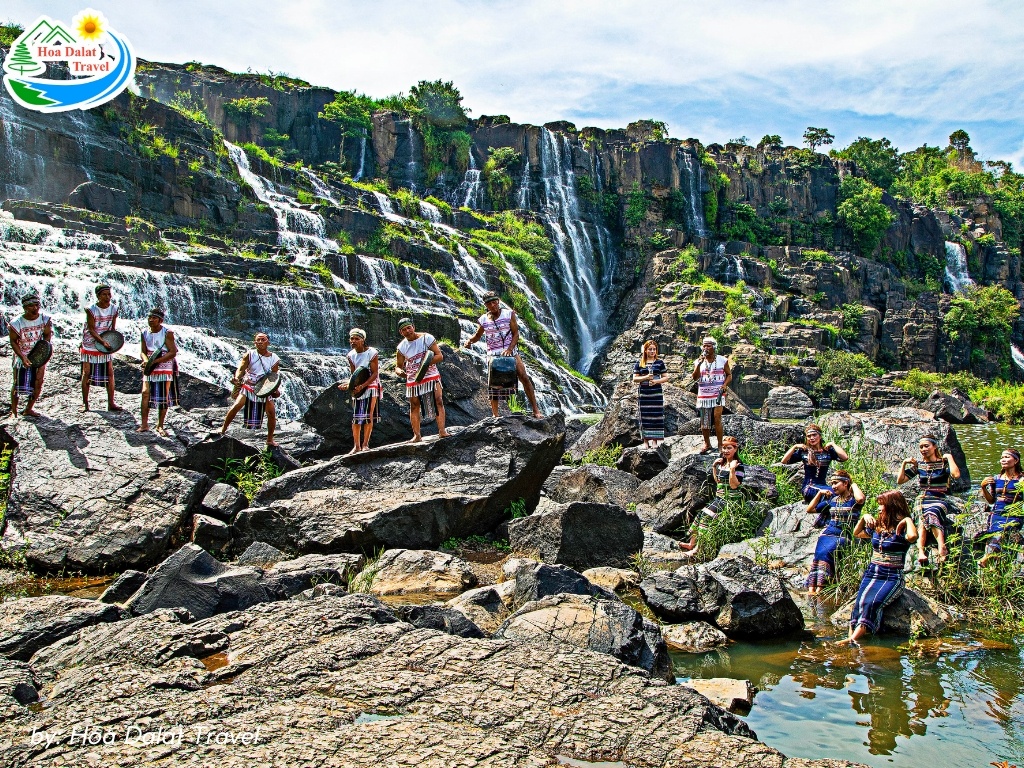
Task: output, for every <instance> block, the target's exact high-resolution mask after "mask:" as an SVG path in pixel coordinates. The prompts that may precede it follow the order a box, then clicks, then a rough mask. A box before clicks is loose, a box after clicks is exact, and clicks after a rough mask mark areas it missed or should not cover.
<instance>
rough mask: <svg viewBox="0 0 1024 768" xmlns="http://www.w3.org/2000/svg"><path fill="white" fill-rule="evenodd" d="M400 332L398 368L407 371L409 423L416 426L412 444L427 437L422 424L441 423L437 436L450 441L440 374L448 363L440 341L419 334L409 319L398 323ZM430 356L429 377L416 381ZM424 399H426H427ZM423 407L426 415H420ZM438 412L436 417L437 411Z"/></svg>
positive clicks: (426, 374) (426, 375) (406, 392)
mask: <svg viewBox="0 0 1024 768" xmlns="http://www.w3.org/2000/svg"><path fill="white" fill-rule="evenodd" d="M398 332H399V333H400V334H402V341H400V342H399V343H398V357H397V367H398V370H399V372H401V371H403V370H404V371H405V396H406V397H407V398H408V399H409V423H410V425H411V426H412V442H414V443H418V442H419V441H420V440H422V439H423V437H422V436H421V435H420V424H421V423H422V422H424V421H426V422H427V423H429V422H431V421H433V420H434V418H436V419H437V436H438V437H448V433H447V432H446V431H445V429H444V419H445V413H444V400H443V392H442V390H441V374H440V372H439V371H438V370H437V364H438V363H439V362H441V361H442V360H444V355H442V354H441V348H440V347H439V346H438V345H437V339H435V338H434V337H433V336H431V335H430V334H429V333H416V326H415V325H413V322H412V320H411V319H410V318H408V317H403V318H402V319H401V320H399V321H398ZM427 352H432V353H433V355H434V358H433V361H432V362H431V364H430V366H429V367H428V368H427V370H426V373H425V374H424V375H423V376H422V377H421V378H420V380H419V381H416V375H417V374H418V373H419V369H420V365H421V363H422V362H423V358H425V357H426V356H427ZM424 395H426V397H425V398H424ZM421 404H422V407H423V415H422V416H421V414H420V406H421ZM435 407H436V409H437V413H436V417H435V414H434V409H435Z"/></svg>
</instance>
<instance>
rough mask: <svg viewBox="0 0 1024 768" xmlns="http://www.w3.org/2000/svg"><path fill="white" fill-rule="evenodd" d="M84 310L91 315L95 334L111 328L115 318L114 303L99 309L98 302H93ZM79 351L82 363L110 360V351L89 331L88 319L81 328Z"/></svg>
mask: <svg viewBox="0 0 1024 768" xmlns="http://www.w3.org/2000/svg"><path fill="white" fill-rule="evenodd" d="M86 312H88V313H89V314H90V315H92V319H93V325H94V326H95V328H96V335H97V336H98V335H100V334H101V333H104V332H105V331H109V330H110V329H111V328H113V327H114V322H115V321H116V320H117V305H116V304H111V305H110V306H109V307H107V308H106V309H101V308H100V306H99V305H98V304H93V305H92V306H91V307H89V308H88V309H87V310H86ZM81 353H82V362H83V363H106V362H108V361H109V360H110V353H109V352H107V351H106V350H105V349H103V348H102V347H100V346H99V344H97V343H96V339H94V338H93V335H92V334H91V333H89V321H88V320H86V322H85V328H83V329H82V349H81Z"/></svg>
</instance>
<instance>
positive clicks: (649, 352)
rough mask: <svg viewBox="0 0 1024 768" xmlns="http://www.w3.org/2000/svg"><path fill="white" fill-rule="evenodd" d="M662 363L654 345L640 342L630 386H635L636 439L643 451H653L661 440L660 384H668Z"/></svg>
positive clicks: (661, 409)
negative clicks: (637, 358) (637, 436)
mask: <svg viewBox="0 0 1024 768" xmlns="http://www.w3.org/2000/svg"><path fill="white" fill-rule="evenodd" d="M667 370H668V369H667V368H666V366H665V361H664V360H662V359H661V357H660V356H659V355H658V342H656V341H655V340H654V339H648V340H647V341H645V342H644V346H643V351H641V352H640V360H638V361H637V362H636V363H635V364H634V365H633V383H634V384H637V385H639V387H640V391H639V393H638V395H637V405H638V407H639V411H640V436H641V437H642V438H643V440H644V448H657V447H658V444H659V443H660V442H662V441H663V440H664V439H665V396H664V394H663V393H662V391H661V385H662V384H665V383H666V382H667V381H668V376H666V375H665V374H666V371H667Z"/></svg>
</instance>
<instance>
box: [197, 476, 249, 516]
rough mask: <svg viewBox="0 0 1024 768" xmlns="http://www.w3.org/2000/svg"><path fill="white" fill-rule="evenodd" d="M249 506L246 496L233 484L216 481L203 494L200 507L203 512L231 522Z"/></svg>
mask: <svg viewBox="0 0 1024 768" xmlns="http://www.w3.org/2000/svg"><path fill="white" fill-rule="evenodd" d="M247 506H249V502H248V501H247V500H246V498H245V496H244V495H243V494H242V492H241V491H239V490H238V489H237V488H235V487H234V486H233V485H228V484H227V483H214V484H213V485H212V486H210V490H208V491H207V492H206V495H205V496H203V501H202V502H201V504H200V508H201V509H202V511H203V513H204V514H206V515H209V516H210V517H215V518H217V519H218V520H222V521H224V522H225V523H230V522H231V521H232V520H233V519H234V517H235V515H236V514H238V513H239V512H241V511H242V510H243V509H245V508H246V507H247Z"/></svg>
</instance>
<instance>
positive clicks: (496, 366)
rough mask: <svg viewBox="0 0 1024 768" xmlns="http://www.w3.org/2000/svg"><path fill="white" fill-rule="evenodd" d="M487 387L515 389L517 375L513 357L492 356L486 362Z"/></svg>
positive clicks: (517, 385) (517, 386)
mask: <svg viewBox="0 0 1024 768" xmlns="http://www.w3.org/2000/svg"><path fill="white" fill-rule="evenodd" d="M487 387H488V388H489V389H507V390H513V391H514V390H516V389H518V388H519V376H518V375H517V374H516V359H515V358H514V357H505V356H502V357H492V358H491V359H490V362H488V364H487Z"/></svg>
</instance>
